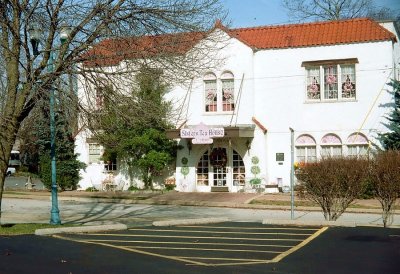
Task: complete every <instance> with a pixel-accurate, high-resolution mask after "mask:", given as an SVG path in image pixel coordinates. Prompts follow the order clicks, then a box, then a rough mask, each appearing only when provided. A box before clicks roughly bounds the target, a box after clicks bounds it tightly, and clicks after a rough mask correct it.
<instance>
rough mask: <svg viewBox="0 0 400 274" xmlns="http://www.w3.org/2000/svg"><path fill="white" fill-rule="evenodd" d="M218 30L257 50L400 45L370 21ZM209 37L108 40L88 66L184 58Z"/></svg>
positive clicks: (87, 56) (92, 54)
mask: <svg viewBox="0 0 400 274" xmlns="http://www.w3.org/2000/svg"><path fill="white" fill-rule="evenodd" d="M215 28H219V29H221V30H223V31H226V32H228V34H229V35H230V36H231V37H235V38H237V39H238V40H240V41H242V42H243V43H245V44H247V45H248V46H250V47H252V48H253V49H278V48H292V47H311V46H323V45H336V44H350V43H366V42H373V41H390V40H392V41H396V36H395V35H394V34H393V33H391V32H390V31H388V30H387V29H385V28H384V27H382V26H381V25H379V24H378V23H377V22H375V21H373V20H371V19H368V18H356V19H349V20H338V21H326V22H314V23H305V24H292V25H282V26H265V27H252V28H238V29H231V30H229V29H227V28H226V27H224V26H222V24H221V23H220V22H219V23H218V22H217V23H216V25H215ZM207 34H208V33H178V34H166V35H156V36H142V37H131V38H120V39H107V40H104V41H102V42H100V43H99V44H97V45H95V46H94V47H93V48H92V49H90V50H89V51H88V52H87V53H86V54H85V55H84V56H83V59H84V60H85V61H84V64H85V65H86V66H113V65H118V64H119V63H120V62H121V61H122V60H128V59H134V58H143V57H149V56H154V55H162V56H168V55H176V54H183V53H185V52H187V51H188V50H189V49H190V48H192V47H193V46H194V45H195V44H196V43H197V42H199V41H200V40H201V39H202V38H204V37H205V36H206V35H207Z"/></svg>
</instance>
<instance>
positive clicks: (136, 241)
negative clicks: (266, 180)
mask: <svg viewBox="0 0 400 274" xmlns="http://www.w3.org/2000/svg"><path fill="white" fill-rule="evenodd" d="M235 225H237V224H235V223H232V227H227V226H218V227H214V226H212V225H210V226H204V225H201V226H179V227H175V228H166V229H159V228H157V229H154V228H153V227H144V228H134V229H129V230H128V231H129V232H131V234H129V233H112V234H108V233H90V234H80V235H66V236H65V235H64V236H55V237H57V238H61V239H66V240H72V241H77V242H81V243H87V244H97V245H102V246H107V247H113V248H117V249H122V250H125V251H129V252H135V253H139V254H144V255H151V256H156V257H160V258H165V259H171V260H176V261H181V262H184V263H186V264H193V265H202V266H228V265H249V264H260V263H263V264H266V263H276V262H279V261H280V260H282V259H283V258H285V257H286V256H288V255H290V254H292V253H293V252H295V251H297V250H299V249H300V248H302V247H304V246H305V245H307V244H308V243H309V242H311V241H312V240H313V239H315V238H316V237H318V236H319V235H321V234H322V233H323V232H324V231H326V230H327V228H326V227H323V228H304V227H286V226H285V227H281V228H279V227H268V226H260V227H246V226H245V225H243V224H241V225H240V226H238V227H236V226H235ZM249 225H254V224H249ZM226 230H236V231H226ZM256 230H258V231H259V232H256ZM271 230H273V231H275V232H267V231H271ZM288 230H292V231H288ZM296 231H297V232H299V233H295V232H296ZM306 231H307V232H310V233H304V232H306ZM311 232H314V233H311ZM133 233H139V234H133ZM176 233H179V234H181V235H176ZM187 233H192V234H193V235H187ZM182 234H183V235H182ZM185 234H186V235H185ZM210 234H211V235H210ZM234 234H236V235H238V237H229V236H230V235H234ZM221 235H223V237H222V236H221ZM246 235H247V236H249V237H245V236H246ZM254 236H256V238H254ZM282 237H283V238H282ZM150 238H151V239H150ZM204 241H206V242H204ZM273 243H276V244H273ZM279 243H281V244H279ZM189 245H190V246H189ZM232 248H233V249H232ZM204 255H205V256H204Z"/></svg>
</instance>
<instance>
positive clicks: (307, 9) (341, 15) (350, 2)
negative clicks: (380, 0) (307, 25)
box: [282, 0, 393, 21]
mask: <svg viewBox="0 0 400 274" xmlns="http://www.w3.org/2000/svg"><path fill="white" fill-rule="evenodd" d="M282 4H283V7H284V8H285V9H287V12H288V15H289V16H290V17H291V18H293V19H294V20H299V21H309V20H313V21H329V20H339V19H348V18H357V17H372V18H376V19H390V18H393V13H392V12H391V11H390V9H388V8H384V7H383V8H379V7H375V6H374V5H373V1H372V0H283V3H282ZM388 17H389V18H388Z"/></svg>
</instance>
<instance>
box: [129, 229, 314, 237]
mask: <svg viewBox="0 0 400 274" xmlns="http://www.w3.org/2000/svg"><path fill="white" fill-rule="evenodd" d="M129 230H131V231H150V232H179V233H204V234H236V235H240V234H246V235H290V236H293V235H299V236H309V235H312V233H311V234H310V233H279V232H278V233H277V232H237V231H202V230H175V229H140V228H133V229H129Z"/></svg>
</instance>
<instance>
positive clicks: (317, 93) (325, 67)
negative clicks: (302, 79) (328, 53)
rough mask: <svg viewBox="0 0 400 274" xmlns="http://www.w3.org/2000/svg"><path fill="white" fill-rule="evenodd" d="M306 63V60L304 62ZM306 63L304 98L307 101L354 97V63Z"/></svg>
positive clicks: (352, 98)
mask: <svg viewBox="0 0 400 274" xmlns="http://www.w3.org/2000/svg"><path fill="white" fill-rule="evenodd" d="M306 63H308V62H306ZM309 63H310V64H308V65H307V64H306V66H305V69H306V85H307V86H306V98H307V100H308V101H338V100H355V99H356V71H355V64H349V63H347V62H346V63H345V64H340V63H337V64H335V63H333V64H329V63H328V64H326V62H321V64H320V65H317V63H318V62H309Z"/></svg>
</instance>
